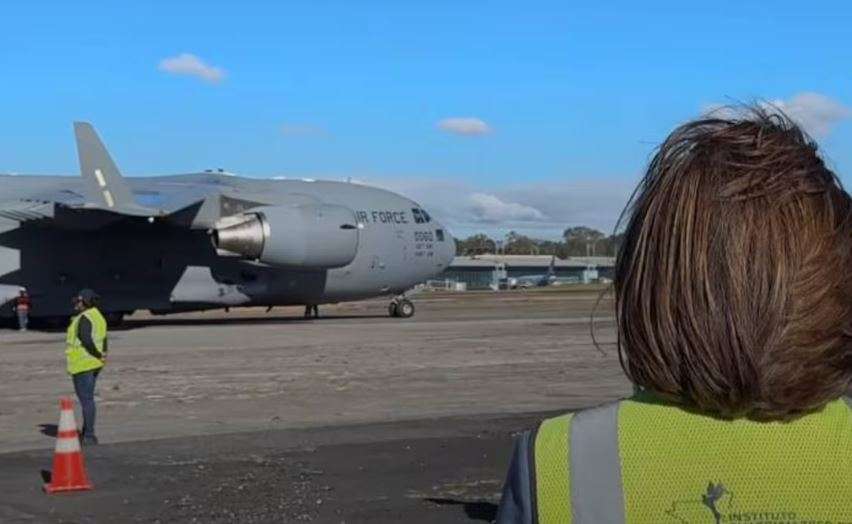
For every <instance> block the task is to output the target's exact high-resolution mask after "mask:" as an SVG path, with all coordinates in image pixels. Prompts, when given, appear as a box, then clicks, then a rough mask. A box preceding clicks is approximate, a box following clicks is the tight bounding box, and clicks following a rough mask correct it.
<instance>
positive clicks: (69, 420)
mask: <svg viewBox="0 0 852 524" xmlns="http://www.w3.org/2000/svg"><path fill="white" fill-rule="evenodd" d="M59 406H60V409H61V410H62V411H61V412H60V415H59V431H58V432H57V434H56V451H54V453H53V472H52V474H51V476H50V484H46V485H45V486H44V490H45V491H46V492H47V493H59V492H61V491H83V490H87V489H92V483H91V482H89V476H88V475H87V474H86V467H85V466H84V465H83V452H82V451H81V450H80V439H79V436H78V434H77V423H76V422H75V421H74V401H73V400H71V399H70V398H63V399H61V400H60V401H59Z"/></svg>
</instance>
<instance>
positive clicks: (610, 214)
mask: <svg viewBox="0 0 852 524" xmlns="http://www.w3.org/2000/svg"><path fill="white" fill-rule="evenodd" d="M359 178H361V179H362V180H363V183H364V184H366V185H371V186H378V187H383V188H385V189H389V190H391V191H394V192H397V193H400V194H402V195H404V196H407V197H409V198H411V199H413V200H415V201H416V202H418V203H419V204H421V205H422V206H423V207H424V208H426V210H428V211H429V213H430V214H431V215H432V216H433V217H435V218H436V219H437V220H439V221H440V222H441V223H442V224H444V225H445V226H447V227H448V228H449V230H450V231H451V232H452V233H453V234H454V235H456V236H458V237H466V236H469V235H471V234H474V233H483V232H484V233H487V234H489V235H492V236H493V237H496V238H501V237H502V236H503V235H505V234H506V233H507V232H509V231H510V230H514V231H517V232H519V233H522V234H525V235H530V236H534V237H537V238H550V239H557V238H560V237H561V236H562V231H563V230H564V229H565V228H566V227H568V226H578V225H585V226H589V227H593V228H595V229H597V230H599V231H602V232H604V233H607V234H609V233H612V230H613V228H614V227H615V223H616V221H617V220H618V216H619V214H620V213H621V210H622V209H623V208H624V206H625V204H626V203H627V200H628V198H629V197H630V194H631V192H632V191H633V188H634V187H635V185H636V183H637V181H638V178H637V179H629V178H623V179H611V178H606V179H592V178H588V179H583V180H574V181H570V182H569V181H565V182H560V181H554V182H535V183H519V184H512V185H506V186H502V187H497V188H495V187H494V186H493V184H489V187H487V188H486V187H482V186H477V185H474V184H470V183H464V182H455V181H450V180H446V179H443V180H442V179H435V178H426V177H422V178H417V177H372V176H371V177H359Z"/></svg>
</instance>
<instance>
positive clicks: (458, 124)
mask: <svg viewBox="0 0 852 524" xmlns="http://www.w3.org/2000/svg"><path fill="white" fill-rule="evenodd" d="M438 129H440V130H442V131H446V132H447V133H452V134H454V135H464V136H481V135H487V134H488V133H490V132H491V127H490V126H489V125H488V124H486V123H485V122H484V121H482V120H481V119H479V118H476V117H472V116H470V117H452V118H445V119H443V120H440V121H439V122H438Z"/></svg>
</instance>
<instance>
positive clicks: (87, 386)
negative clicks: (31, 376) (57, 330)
mask: <svg viewBox="0 0 852 524" xmlns="http://www.w3.org/2000/svg"><path fill="white" fill-rule="evenodd" d="M98 302H99V297H98V295H97V294H96V293H95V292H94V291H92V290H91V289H84V290H82V291H80V293H79V294H78V295H77V296H76V297H74V310H75V313H76V314H75V315H74V316H73V317H72V318H71V324H70V325H69V326H68V333H67V335H66V349H65V356H66V359H67V362H68V374H70V375H71V378H72V380H73V382H74V391H75V392H76V393H77V399H79V401H80V407H81V409H82V411H83V429H82V431H81V432H80V434H81V438H80V440H81V442H82V443H83V444H84V445H96V444H97V443H98V438H97V437H96V436H95V411H96V410H95V383H96V382H97V379H98V375H99V374H100V372H101V369H102V368H103V367H104V364H105V363H106V357H107V350H108V347H107V322H106V319H104V316H103V315H102V314H101V312H100V311H99V310H98V307H97V306H98Z"/></svg>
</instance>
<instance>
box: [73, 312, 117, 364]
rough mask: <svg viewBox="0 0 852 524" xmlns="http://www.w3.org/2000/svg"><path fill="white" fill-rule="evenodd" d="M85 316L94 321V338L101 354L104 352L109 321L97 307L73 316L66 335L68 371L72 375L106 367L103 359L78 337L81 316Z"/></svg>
mask: <svg viewBox="0 0 852 524" xmlns="http://www.w3.org/2000/svg"><path fill="white" fill-rule="evenodd" d="M83 316H85V317H86V318H87V319H89V322H91V323H92V340H93V341H94V343H95V349H97V350H98V353H100V354H101V355H103V353H104V344H105V343H106V337H107V322H106V319H105V318H104V316H103V315H102V314H101V312H100V311H98V309H97V308H89V309H87V310H86V311H83V312H82V313H80V314H79V315H75V316H74V317H72V318H71V324H70V325H69V326H68V333H67V334H66V336H65V344H66V345H65V357H66V360H67V361H68V373H69V374H71V375H76V374H77V373H83V372H86V371H92V370H94V369H100V368H102V367H104V362H103V360H101V359H99V358H95V357H93V356H92V355H90V354H89V352H88V351H86V348H84V347H83V343H82V342H81V341H80V339H79V338H77V327H78V326H79V325H80V318H82V317H83Z"/></svg>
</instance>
